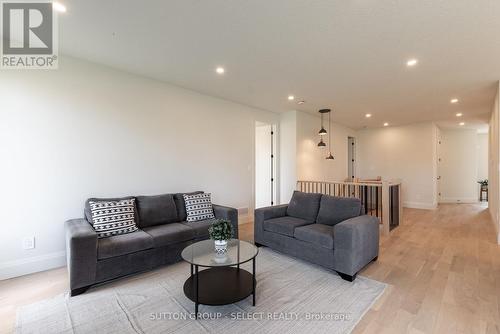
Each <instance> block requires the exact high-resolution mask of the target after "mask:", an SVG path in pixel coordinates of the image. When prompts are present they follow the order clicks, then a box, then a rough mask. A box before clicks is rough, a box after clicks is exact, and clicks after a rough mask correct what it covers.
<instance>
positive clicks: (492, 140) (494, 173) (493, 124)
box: [488, 82, 500, 244]
mask: <svg viewBox="0 0 500 334" xmlns="http://www.w3.org/2000/svg"><path fill="white" fill-rule="evenodd" d="M499 85H500V83H498V82H497V84H496V88H497V94H496V96H495V101H494V103H493V108H492V110H491V118H490V125H489V133H488V135H489V142H488V151H489V164H488V191H489V194H488V195H489V198H488V206H489V210H490V214H491V218H492V219H493V222H494V224H495V228H496V232H497V242H498V243H499V244H500V228H499V202H498V201H499V190H500V179H499V172H500V164H499V153H500V152H499V151H500V141H499V128H500V127H499V125H500V118H499V116H500V115H499V114H500V110H499V108H500V103H499V93H500V86H499Z"/></svg>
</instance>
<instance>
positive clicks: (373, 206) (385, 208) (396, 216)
mask: <svg viewBox="0 0 500 334" xmlns="http://www.w3.org/2000/svg"><path fill="white" fill-rule="evenodd" d="M401 185H402V184H401V180H399V179H394V180H387V181H386V180H382V181H375V182H348V181H328V182H326V181H303V180H300V181H297V190H299V191H303V192H309V193H321V194H325V195H332V196H341V197H355V198H359V199H360V200H361V204H362V205H363V208H364V210H365V211H364V214H367V215H371V216H375V217H378V218H379V219H380V222H381V230H382V233H384V234H389V232H390V231H391V230H392V229H393V228H395V227H397V226H398V225H399V223H400V222H401V221H402V213H403V209H402V201H401Z"/></svg>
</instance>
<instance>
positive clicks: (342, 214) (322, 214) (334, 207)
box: [316, 195, 361, 226]
mask: <svg viewBox="0 0 500 334" xmlns="http://www.w3.org/2000/svg"><path fill="white" fill-rule="evenodd" d="M360 212H361V201H360V200H359V199H358V198H348V197H334V196H327V195H324V196H323V197H322V198H321V205H320V208H319V213H318V218H317V219H316V222H317V223H319V224H325V225H331V226H333V225H335V224H338V223H340V222H343V221H344V220H347V219H350V218H354V217H357V216H359V214H360Z"/></svg>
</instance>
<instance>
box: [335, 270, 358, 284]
mask: <svg viewBox="0 0 500 334" xmlns="http://www.w3.org/2000/svg"><path fill="white" fill-rule="evenodd" d="M337 273H338V274H339V276H340V277H341V278H342V279H343V280H346V281H348V282H352V281H354V280H355V279H356V274H354V275H352V276H351V275H347V274H344V273H341V272H338V271H337Z"/></svg>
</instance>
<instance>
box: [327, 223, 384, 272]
mask: <svg viewBox="0 0 500 334" xmlns="http://www.w3.org/2000/svg"><path fill="white" fill-rule="evenodd" d="M379 222H380V221H379V219H378V218H377V217H373V216H368V215H364V216H358V217H355V218H351V219H347V220H345V221H343V222H341V223H339V224H337V225H335V226H334V227H333V248H334V261H335V264H334V265H335V270H337V271H339V272H341V273H344V274H347V275H355V274H356V273H357V272H358V271H359V270H360V269H361V268H363V267H364V266H365V265H367V264H368V263H370V261H372V260H373V259H374V258H376V257H377V256H378V251H379Z"/></svg>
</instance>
